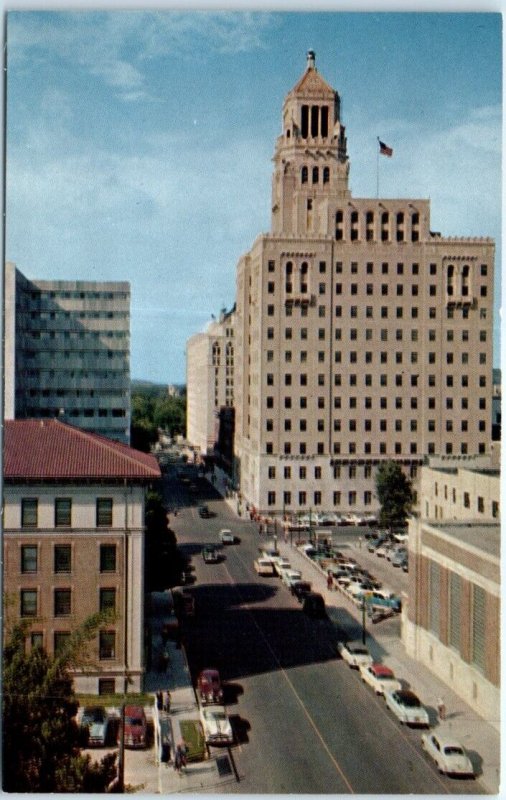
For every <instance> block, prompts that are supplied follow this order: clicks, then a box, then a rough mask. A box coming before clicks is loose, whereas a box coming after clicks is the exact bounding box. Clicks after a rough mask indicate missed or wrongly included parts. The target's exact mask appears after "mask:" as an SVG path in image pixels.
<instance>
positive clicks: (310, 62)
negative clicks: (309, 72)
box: [307, 50, 316, 69]
mask: <svg viewBox="0 0 506 800" xmlns="http://www.w3.org/2000/svg"><path fill="white" fill-rule="evenodd" d="M307 69H316V65H315V54H314V50H308V51H307Z"/></svg>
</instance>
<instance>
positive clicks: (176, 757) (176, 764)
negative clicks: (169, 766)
mask: <svg viewBox="0 0 506 800" xmlns="http://www.w3.org/2000/svg"><path fill="white" fill-rule="evenodd" d="M174 769H175V770H176V772H177V773H178V775H179V776H180V775H181V748H180V746H179V745H178V746H177V747H176V752H175V753H174Z"/></svg>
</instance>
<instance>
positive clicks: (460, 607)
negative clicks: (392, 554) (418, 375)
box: [402, 465, 501, 728]
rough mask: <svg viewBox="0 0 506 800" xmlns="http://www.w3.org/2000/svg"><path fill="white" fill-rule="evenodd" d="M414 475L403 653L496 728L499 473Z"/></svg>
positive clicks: (432, 471)
mask: <svg viewBox="0 0 506 800" xmlns="http://www.w3.org/2000/svg"><path fill="white" fill-rule="evenodd" d="M421 472H422V474H421V512H422V513H421V515H420V516H419V517H413V518H412V519H411V520H410V523H409V575H410V581H409V590H408V595H407V602H406V604H405V608H404V610H403V626H402V636H403V641H404V644H405V647H406V651H407V652H408V654H409V655H410V656H412V657H413V658H416V659H418V660H420V661H421V662H423V663H424V664H425V665H426V666H428V667H429V668H430V669H432V670H433V671H434V672H436V673H437V675H438V676H439V677H440V678H441V679H442V680H444V681H445V682H446V683H447V684H448V685H449V686H450V687H451V689H452V690H453V691H455V692H456V693H457V694H459V695H460V696H461V697H462V698H463V699H464V700H465V701H466V702H467V703H468V704H469V705H470V706H471V707H472V708H474V709H475V710H476V712H477V713H479V714H480V715H481V716H483V717H484V718H486V719H487V720H488V721H489V722H490V723H491V724H493V725H494V726H495V727H497V728H499V726H500V713H499V709H500V589H501V582H500V524H499V493H500V477H499V473H498V472H497V471H490V470H487V469H486V468H483V467H482V468H479V467H478V466H476V465H475V466H474V468H464V467H458V468H454V469H450V468H448V467H446V468H441V467H439V468H436V467H424V468H423V469H422V471H421Z"/></svg>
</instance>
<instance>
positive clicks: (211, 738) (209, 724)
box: [200, 706, 234, 745]
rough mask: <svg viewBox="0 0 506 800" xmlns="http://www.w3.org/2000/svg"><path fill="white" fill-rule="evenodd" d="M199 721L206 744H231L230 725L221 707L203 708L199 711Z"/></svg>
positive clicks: (232, 735) (231, 732)
mask: <svg viewBox="0 0 506 800" xmlns="http://www.w3.org/2000/svg"><path fill="white" fill-rule="evenodd" d="M200 719H201V720H202V727H203V728H204V736H205V739H206V743H207V744H214V745H220V744H233V743H234V733H233V730H232V725H231V724H230V720H229V718H228V717H227V714H226V711H225V708H224V707H223V706H204V707H203V708H201V709H200Z"/></svg>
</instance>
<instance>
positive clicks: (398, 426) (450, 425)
mask: <svg viewBox="0 0 506 800" xmlns="http://www.w3.org/2000/svg"><path fill="white" fill-rule="evenodd" d="M312 421H313V420H310V422H312ZM459 421H460V431H461V433H467V432H469V430H470V429H471V430H472V426H471V428H470V425H469V420H467V419H460V420H459ZM473 422H474V424H475V425H476V430H477V431H478V432H479V433H484V432H485V431H486V430H487V421H486V420H484V419H481V420H473ZM298 423H299V426H298V429H299V431H300V432H301V433H304V432H305V431H307V430H308V420H307V419H300V418H298ZM362 423H363V426H364V431H365V432H366V433H369V432H371V431H372V430H373V427H376V428H377V430H378V431H379V432H380V433H386V432H387V431H388V427H389V421H388V420H386V419H375V420H372V419H364V420H357V419H349V420H348V421H347V427H348V430H349V431H350V433H354V432H355V431H357V430H358V429H359V427H360V426H361V424H362ZM418 423H419V420H418V419H411V420H409V428H408V422H407V420H402V419H396V420H390V427H391V429H392V430H394V431H396V432H397V433H400V432H401V431H402V430H403V425H404V424H405V425H406V430H408V429H409V430H410V431H411V432H412V433H416V431H418V430H421V429H422V426H421V425H420V427H419V424H418ZM440 426H441V429H443V428H444V430H446V431H448V433H452V432H453V431H454V430H457V425H456V424H455V425H454V421H453V420H452V419H447V420H445V421H444V423H443V421H440ZM332 428H333V430H334V431H335V432H337V433H340V432H341V431H344V430H345V428H346V424H345V421H344V420H341V419H334V420H333V423H332ZM283 429H284V430H285V431H291V430H292V420H291V419H290V418H285V419H284V420H283ZM316 429H317V430H318V431H324V430H325V420H323V419H318V420H316ZM265 430H266V431H267V432H268V433H270V432H271V431H273V430H274V420H272V419H268V420H266V422H265ZM293 430H295V426H294V427H293ZM436 430H437V421H436V420H435V419H429V420H427V431H428V432H429V433H435V431H436Z"/></svg>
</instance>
